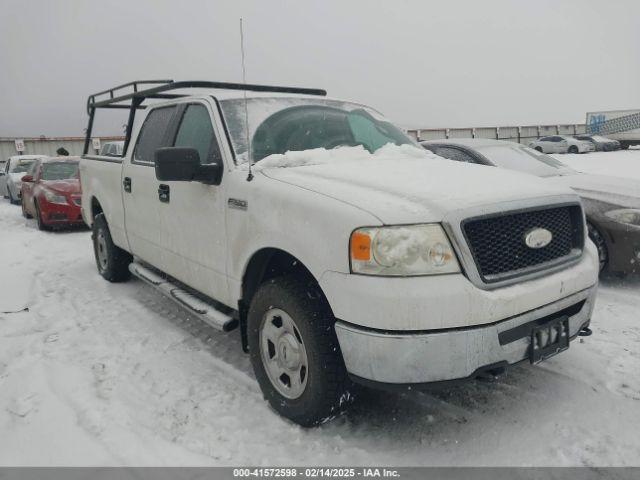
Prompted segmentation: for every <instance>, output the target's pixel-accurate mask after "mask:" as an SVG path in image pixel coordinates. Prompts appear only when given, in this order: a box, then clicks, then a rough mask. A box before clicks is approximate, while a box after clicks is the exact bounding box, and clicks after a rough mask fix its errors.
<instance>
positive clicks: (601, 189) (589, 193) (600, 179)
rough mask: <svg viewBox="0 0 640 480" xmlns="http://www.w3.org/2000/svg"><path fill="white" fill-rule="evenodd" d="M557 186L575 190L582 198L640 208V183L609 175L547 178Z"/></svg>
mask: <svg viewBox="0 0 640 480" xmlns="http://www.w3.org/2000/svg"><path fill="white" fill-rule="evenodd" d="M546 180H547V181H549V182H552V183H554V184H556V185H562V186H567V187H571V188H573V189H574V190H575V191H576V192H577V193H578V194H579V195H580V196H581V197H584V198H589V199H593V200H600V201H603V202H607V203H611V204H614V205H620V206H623V207H631V208H640V181H639V180H634V179H627V178H622V177H613V176H609V175H591V174H588V173H577V174H575V175H566V176H559V177H547V178H546Z"/></svg>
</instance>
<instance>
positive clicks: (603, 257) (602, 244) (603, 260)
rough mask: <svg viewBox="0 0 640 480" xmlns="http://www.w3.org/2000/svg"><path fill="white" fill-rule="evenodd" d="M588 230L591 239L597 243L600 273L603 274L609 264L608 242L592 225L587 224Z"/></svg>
mask: <svg viewBox="0 0 640 480" xmlns="http://www.w3.org/2000/svg"><path fill="white" fill-rule="evenodd" d="M587 230H588V232H589V238H590V239H591V241H592V242H593V243H595V245H596V248H597V249H598V260H599V262H600V272H602V271H603V270H604V269H605V268H606V267H607V263H608V262H609V251H608V250H607V242H606V241H605V239H604V237H603V236H602V234H601V233H600V232H599V231H598V230H597V229H596V227H594V226H593V225H592V224H591V223H588V222H587Z"/></svg>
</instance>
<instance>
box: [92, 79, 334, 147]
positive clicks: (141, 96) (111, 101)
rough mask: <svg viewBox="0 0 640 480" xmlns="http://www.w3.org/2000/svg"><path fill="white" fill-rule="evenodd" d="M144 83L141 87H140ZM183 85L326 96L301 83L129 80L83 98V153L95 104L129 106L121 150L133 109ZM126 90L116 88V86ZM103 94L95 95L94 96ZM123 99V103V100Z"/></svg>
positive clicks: (167, 95) (127, 137) (172, 95)
mask: <svg viewBox="0 0 640 480" xmlns="http://www.w3.org/2000/svg"><path fill="white" fill-rule="evenodd" d="M143 87H145V88H143ZM186 88H211V89H216V90H241V91H251V92H272V93H294V94H301V95H317V96H326V95H327V92H326V90H322V89H319V88H302V87H282V86H276V85H257V84H245V83H230V82H209V81H203V80H191V81H180V82H176V81H174V80H135V81H133V82H129V83H124V84H122V85H118V86H116V87H113V88H109V89H107V90H103V91H101V92H97V93H94V94H92V95H89V98H87V113H88V114H89V123H88V125H87V130H86V135H85V141H84V150H83V154H84V155H86V154H87V152H88V151H89V143H90V141H91V132H92V130H93V118H94V116H95V112H96V108H120V109H128V110H129V121H128V122H127V132H126V135H125V144H124V151H125V152H126V150H127V147H128V145H129V140H130V139H131V130H132V128H133V120H134V118H135V112H136V110H141V109H144V108H145V106H144V105H142V103H143V102H144V101H145V100H146V99H148V98H153V99H172V98H179V97H184V96H186V95H185V94H177V93H168V92H171V91H172V90H180V89H186ZM125 89H127V90H128V91H125V92H119V91H120V90H125ZM106 95H108V97H107V98H102V99H99V98H97V97H104V96H106ZM123 102H126V103H123Z"/></svg>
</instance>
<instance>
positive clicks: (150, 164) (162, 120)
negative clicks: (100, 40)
mask: <svg viewBox="0 0 640 480" xmlns="http://www.w3.org/2000/svg"><path fill="white" fill-rule="evenodd" d="M175 111H176V106H175V105H171V106H165V107H157V108H154V109H153V110H150V111H149V113H148V115H147V116H146V118H145V120H144V122H143V124H142V127H141V128H140V131H139V133H138V137H137V139H136V144H135V146H134V148H133V153H132V154H131V155H127V158H125V159H124V163H123V166H122V178H121V184H120V188H121V192H122V199H123V205H124V217H125V229H126V232H127V241H128V242H129V248H130V250H131V253H133V254H134V255H135V256H137V257H140V258H141V259H142V260H144V261H145V262H148V263H150V264H151V265H153V266H154V267H157V268H162V263H163V262H162V260H163V255H162V246H161V244H162V239H161V226H160V216H159V208H160V205H159V202H158V184H159V183H160V182H158V181H157V180H156V172H155V166H154V154H155V151H156V149H158V148H160V147H165V146H168V145H169V143H170V141H169V131H170V128H169V126H170V123H171V121H172V119H173V116H174V113H175Z"/></svg>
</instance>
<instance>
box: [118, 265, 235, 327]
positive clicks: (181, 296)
mask: <svg viewBox="0 0 640 480" xmlns="http://www.w3.org/2000/svg"><path fill="white" fill-rule="evenodd" d="M129 271H130V272H131V274H132V275H133V276H135V277H137V278H139V279H140V280H142V281H143V282H144V283H146V284H147V285H149V286H151V287H153V288H154V289H156V290H157V291H158V292H160V293H161V294H162V295H164V296H165V297H167V298H169V299H171V300H173V301H174V302H175V303H177V304H178V305H180V306H181V307H182V308H184V309H185V310H186V311H187V312H189V313H190V314H192V315H193V316H195V317H197V318H199V319H200V320H202V321H203V322H204V323H206V324H207V325H210V326H212V327H213V328H215V329H218V330H221V331H223V332H229V331H231V330H233V329H234V328H236V327H237V326H238V321H237V320H236V319H235V318H233V317H231V316H230V315H227V314H226V313H223V312H221V311H220V310H218V309H217V308H216V307H215V306H214V305H212V304H210V303H208V302H205V301H203V300H201V299H199V298H198V297H196V296H195V295H192V294H191V293H189V292H188V291H186V290H185V289H183V288H180V287H178V286H177V285H175V284H173V283H171V282H170V281H168V280H167V279H165V278H162V277H161V276H160V275H158V274H157V273H155V272H153V271H152V270H150V269H149V268H147V267H143V266H142V265H140V264H139V263H135V262H132V263H130V264H129Z"/></svg>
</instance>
